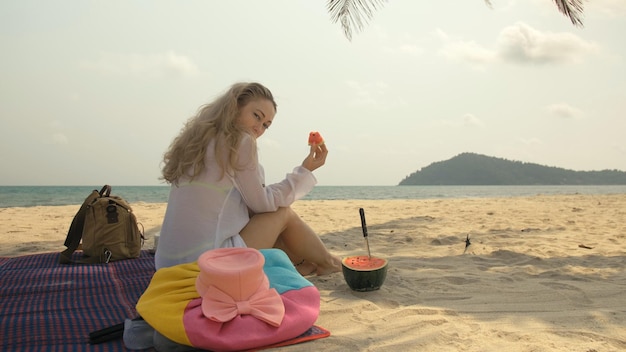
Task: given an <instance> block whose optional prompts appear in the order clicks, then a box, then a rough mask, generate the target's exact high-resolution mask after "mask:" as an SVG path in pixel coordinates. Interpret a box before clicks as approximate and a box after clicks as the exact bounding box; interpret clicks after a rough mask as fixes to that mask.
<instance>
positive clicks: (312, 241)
mask: <svg viewBox="0 0 626 352" xmlns="http://www.w3.org/2000/svg"><path fill="white" fill-rule="evenodd" d="M240 234H241V237H242V238H243V240H244V242H246V245H247V246H248V247H251V248H256V249H263V248H274V247H277V248H281V249H283V250H284V251H285V252H286V253H287V254H288V255H289V257H290V258H291V260H292V261H293V262H294V263H295V264H298V263H300V262H301V261H302V260H304V263H303V264H302V265H303V267H302V268H299V270H305V271H306V269H305V268H307V267H309V268H311V269H315V270H316V273H317V275H326V274H330V273H334V272H338V271H341V259H340V258H339V257H337V256H335V255H332V254H331V253H330V252H329V251H328V249H327V248H326V246H325V245H324V243H323V242H322V240H321V239H320V238H319V236H318V235H317V234H316V233H315V232H314V231H313V230H312V229H311V228H310V227H309V226H308V225H307V224H306V223H305V222H304V221H302V219H301V218H300V217H299V216H298V214H296V213H295V212H294V211H293V210H292V209H291V208H279V209H278V210H277V211H275V212H271V213H262V214H256V215H254V216H253V217H252V218H251V219H250V221H249V222H248V224H247V225H246V226H245V227H244V228H243V229H242V230H241V232H240ZM311 263H312V264H314V266H315V267H312V266H311V265H310V264H311ZM300 266H301V265H298V267H300ZM300 272H301V273H302V271H300Z"/></svg>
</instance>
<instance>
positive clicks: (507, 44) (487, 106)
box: [0, 0, 626, 186]
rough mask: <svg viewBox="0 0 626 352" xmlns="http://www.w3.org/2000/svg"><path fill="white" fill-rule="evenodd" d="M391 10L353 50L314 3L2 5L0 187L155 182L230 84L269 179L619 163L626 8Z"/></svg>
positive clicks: (329, 180) (343, 179)
mask: <svg viewBox="0 0 626 352" xmlns="http://www.w3.org/2000/svg"><path fill="white" fill-rule="evenodd" d="M492 5H493V6H492V7H491V8H490V7H489V6H487V5H486V4H485V2H484V1H482V0H472V1H469V0H454V1H453V0H436V1H434V0H433V1H428V2H425V1H414V0H393V1H390V2H387V3H385V4H384V6H383V7H382V8H380V9H378V10H377V11H375V13H374V16H373V18H372V19H371V20H369V21H368V23H367V25H366V26H365V27H364V28H363V30H362V31H360V32H356V33H354V34H353V38H352V40H348V39H347V38H346V36H345V35H344V33H343V31H342V29H341V27H340V25H339V24H338V23H333V22H332V20H331V18H330V15H329V13H328V10H327V8H326V1H312V0H266V1H243V0H230V1H209V0H185V1H171V0H167V1H165V0H141V1H140V0H107V1H103V0H99V1H93V0H63V1H61V0H19V1H18V0H0V45H1V48H2V54H1V55H0V78H1V79H0V162H1V166H0V185H89V186H99V185H102V184H111V185H160V184H164V183H163V181H161V180H160V179H159V177H160V168H161V161H162V157H163V153H164V152H165V151H166V149H167V147H168V146H169V144H170V142H171V141H172V139H173V138H174V137H175V136H176V135H177V134H178V133H179V131H180V129H181V128H182V126H183V124H184V123H185V121H187V119H189V118H190V117H191V116H192V115H193V114H194V113H195V112H196V111H197V110H198V108H199V107H200V106H201V105H203V104H206V103H208V102H210V101H211V100H212V99H213V98H215V97H216V96H218V95H220V94H221V93H223V92H224V91H225V90H226V89H227V88H228V87H229V86H230V85H231V84H233V83H235V82H239V81H257V82H261V83H263V84H264V85H266V86H267V87H268V88H269V89H270V90H271V91H272V92H273V94H274V97H275V99H276V102H277V104H278V110H277V114H276V116H275V119H274V123H273V124H272V126H271V128H270V129H269V130H268V131H267V132H266V133H265V135H263V136H262V137H261V138H260V139H259V140H258V145H259V153H260V154H259V156H260V160H261V163H262V164H263V166H264V168H265V172H266V182H267V183H273V182H279V181H280V180H282V179H283V178H284V176H285V174H286V173H288V172H291V170H292V169H293V168H294V167H296V166H297V165H300V163H301V162H302V160H303V159H304V158H305V156H306V155H307V154H308V150H309V147H308V146H307V137H308V134H309V132H310V131H319V132H320V133H321V134H322V135H323V136H324V138H325V140H326V144H327V146H328V149H329V155H328V158H327V161H326V165H324V166H323V167H322V168H320V169H318V170H316V171H315V175H316V177H317V179H318V184H319V185H328V186H333V185H336V186H346V185H397V184H398V183H399V182H400V181H401V180H402V179H404V178H405V177H406V176H408V175H410V174H411V173H413V172H415V171H418V170H420V169H421V168H423V167H426V166H428V165H430V164H431V163H434V162H438V161H443V160H448V159H450V158H452V157H454V156H456V155H458V154H461V153H465V152H471V153H478V154H483V155H487V156H493V157H498V158H504V159H508V160H514V161H522V162H529V163H537V164H541V165H546V166H556V167H562V168H566V169H571V170H581V171H582V170H585V171H588V170H605V169H611V170H613V169H617V170H623V171H624V170H626V138H625V136H626V116H625V115H626V40H624V34H626V0H593V1H592V2H585V12H584V18H583V21H584V26H583V27H576V26H574V25H572V23H571V22H570V21H569V19H568V18H566V17H565V16H563V15H562V14H561V13H560V12H559V11H558V10H557V7H556V5H555V3H554V1H552V0H493V1H492Z"/></svg>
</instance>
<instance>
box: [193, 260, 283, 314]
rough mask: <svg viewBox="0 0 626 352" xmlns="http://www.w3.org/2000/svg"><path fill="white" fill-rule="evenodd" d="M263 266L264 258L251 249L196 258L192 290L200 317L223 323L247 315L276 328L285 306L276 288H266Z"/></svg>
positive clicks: (267, 282) (266, 282)
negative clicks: (197, 297)
mask: <svg viewBox="0 0 626 352" xmlns="http://www.w3.org/2000/svg"><path fill="white" fill-rule="evenodd" d="M263 264H265V257H263V255H262V254H261V252H259V251H257V250H255V249H252V248H220V249H216V250H212V251H207V252H205V253H203V254H202V255H200V258H198V267H199V268H200V274H198V278H197V279H196V290H197V291H198V294H200V296H201V297H202V313H203V314H204V316H205V317H207V318H209V319H211V320H213V321H216V322H220V323H224V322H227V321H231V320H233V319H234V318H235V317H236V316H237V315H240V314H250V315H252V316H254V317H256V318H258V319H260V320H262V321H264V322H266V323H268V324H270V325H272V326H280V323H281V322H282V320H283V317H284V315H285V306H284V305H283V300H282V299H281V298H280V295H279V294H278V292H277V291H276V289H273V288H272V289H270V283H269V280H268V278H267V275H265V273H264V272H263Z"/></svg>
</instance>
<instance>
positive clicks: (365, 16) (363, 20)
mask: <svg viewBox="0 0 626 352" xmlns="http://www.w3.org/2000/svg"><path fill="white" fill-rule="evenodd" d="M584 1H585V0H554V2H555V3H556V6H557V7H558V9H559V11H560V12H561V13H562V14H563V15H565V16H567V17H568V18H569V19H570V21H572V24H573V25H575V26H581V27H582V26H583V20H582V16H583V12H584V11H583V10H584V6H583V2H584ZM385 2H387V0H328V3H327V5H326V6H327V8H328V12H329V13H330V17H331V20H332V21H333V23H337V22H340V23H341V28H343V33H344V34H345V36H346V38H348V40H352V28H353V27H354V28H356V30H357V31H361V30H363V27H365V25H366V24H367V21H369V20H370V19H372V17H373V16H374V11H376V10H377V9H378V8H380V7H382V5H383V3H385ZM485 3H486V4H487V6H489V7H492V5H491V0H485Z"/></svg>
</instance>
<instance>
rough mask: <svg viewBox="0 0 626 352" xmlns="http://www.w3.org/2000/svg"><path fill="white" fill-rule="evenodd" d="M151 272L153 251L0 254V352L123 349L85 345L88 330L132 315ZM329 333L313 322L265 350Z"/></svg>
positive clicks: (110, 344)
mask: <svg viewBox="0 0 626 352" xmlns="http://www.w3.org/2000/svg"><path fill="white" fill-rule="evenodd" d="M75 255H76V256H79V255H80V254H75ZM73 259H79V257H76V258H73ZM154 272H155V270H154V255H152V254H150V253H148V252H147V251H142V252H141V255H140V256H139V258H136V259H128V260H121V261H116V262H111V263H109V264H89V265H85V264H69V265H68V264H59V253H44V254H35V255H27V256H22V257H12V258H0V351H3V352H4V351H6V352H13V351H37V352H56V351H59V352H82V351H93V352H100V351H102V352H116V351H129V350H128V349H127V348H126V347H125V346H124V342H123V340H122V339H121V338H120V339H117V340H113V341H108V342H105V343H102V344H94V345H91V344H89V333H90V332H93V331H96V330H100V329H104V328H107V327H110V326H113V325H116V324H119V323H123V322H124V320H125V319H126V318H135V317H136V316H137V312H136V311H135V305H136V303H137V301H138V300H139V297H140V296H141V295H142V294H143V292H144V291H145V289H146V288H147V287H148V284H149V283H150V280H151V279H152V276H153V274H154ZM329 335H330V332H329V331H328V330H326V329H324V328H322V327H319V326H315V325H314V326H312V327H311V328H310V329H309V330H308V331H307V332H305V333H304V334H302V335H301V336H299V337H297V338H295V339H292V340H288V341H284V342H282V343H278V344H275V345H272V346H266V347H265V348H270V347H280V346H287V345H292V344H297V343H301V342H305V341H310V340H315V339H319V338H324V337H328V336H329ZM148 351H153V349H149V350H148Z"/></svg>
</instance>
